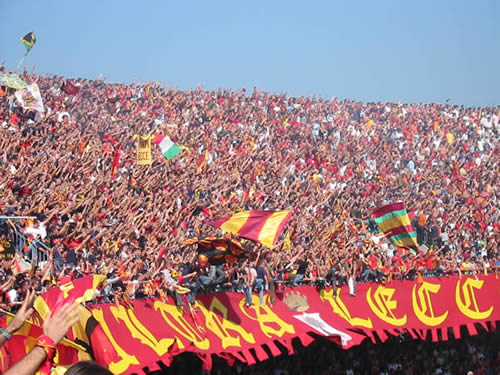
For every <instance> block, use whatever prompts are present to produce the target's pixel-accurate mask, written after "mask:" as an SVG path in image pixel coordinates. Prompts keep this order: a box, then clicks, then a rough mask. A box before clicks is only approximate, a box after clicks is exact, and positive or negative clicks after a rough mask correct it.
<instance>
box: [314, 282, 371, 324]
mask: <svg viewBox="0 0 500 375" xmlns="http://www.w3.org/2000/svg"><path fill="white" fill-rule="evenodd" d="M337 291H338V293H337V297H336V298H333V290H329V291H326V290H324V289H323V290H321V293H320V297H321V300H322V301H325V300H327V301H328V302H329V303H330V306H332V309H333V312H334V313H335V314H338V315H340V317H342V318H344V319H345V320H347V321H348V322H349V324H350V325H352V326H360V327H366V328H373V323H372V320H371V319H370V318H368V319H363V318H353V317H352V316H351V313H350V312H349V309H348V308H347V307H346V305H345V304H344V301H342V299H341V298H340V292H341V290H340V289H338V290H337Z"/></svg>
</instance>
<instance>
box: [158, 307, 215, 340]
mask: <svg viewBox="0 0 500 375" xmlns="http://www.w3.org/2000/svg"><path fill="white" fill-rule="evenodd" d="M154 309H155V310H160V313H161V316H162V317H163V319H164V320H165V322H167V324H168V325H169V326H170V327H172V328H173V329H175V330H176V331H177V332H178V333H179V334H180V335H182V336H183V337H184V338H185V339H187V340H189V342H192V343H193V344H194V345H195V346H196V347H197V348H198V349H202V350H208V349H209V348H210V341H209V340H208V339H207V338H206V337H202V336H201V335H200V333H199V331H198V330H197V329H195V328H193V327H192V326H191V325H190V324H189V323H188V321H187V320H186V319H185V318H184V314H183V311H179V309H178V308H177V306H174V305H169V304H166V303H163V302H161V301H155V304H154ZM169 315H170V316H171V317H172V318H173V320H175V321H176V322H177V324H175V323H174V322H173V321H172V320H170V319H169V317H168V316H169ZM177 342H178V344H179V345H181V340H177ZM180 349H182V348H180Z"/></svg>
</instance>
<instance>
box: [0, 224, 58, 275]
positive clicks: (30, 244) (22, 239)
mask: <svg viewBox="0 0 500 375" xmlns="http://www.w3.org/2000/svg"><path fill="white" fill-rule="evenodd" d="M0 225H1V226H5V227H6V228H7V231H8V233H9V235H10V236H11V239H12V241H13V243H14V249H15V252H16V253H17V254H19V255H20V256H21V257H24V258H25V259H26V260H28V261H29V262H30V263H31V264H33V262H34V261H35V258H36V264H37V265H38V264H40V263H42V262H46V261H47V260H48V259H49V255H50V248H49V247H48V246H47V245H46V244H45V243H44V242H43V241H42V240H39V239H37V238H29V236H27V235H25V234H24V233H23V228H22V227H21V226H20V225H19V224H18V223H15V224H14V228H15V230H13V229H12V227H11V226H9V225H7V223H5V221H4V219H3V220H0Z"/></svg>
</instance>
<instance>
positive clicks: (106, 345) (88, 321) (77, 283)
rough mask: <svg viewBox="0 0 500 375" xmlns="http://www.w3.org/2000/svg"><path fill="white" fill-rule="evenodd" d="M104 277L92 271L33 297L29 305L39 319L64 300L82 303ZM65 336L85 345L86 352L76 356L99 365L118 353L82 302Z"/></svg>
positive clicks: (88, 299)
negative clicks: (89, 274) (90, 273)
mask: <svg viewBox="0 0 500 375" xmlns="http://www.w3.org/2000/svg"><path fill="white" fill-rule="evenodd" d="M105 280H106V276H104V275H92V276H86V277H82V278H80V279H77V280H74V281H70V282H68V283H65V284H63V285H61V286H60V287H59V288H52V289H50V290H49V291H48V292H46V293H44V294H42V295H41V296H39V297H37V298H36V299H35V302H34V304H33V307H34V308H35V310H36V311H37V313H38V314H39V315H40V317H41V319H45V318H46V317H47V316H48V315H49V314H52V313H53V312H54V311H57V310H59V309H60V308H61V307H62V306H63V305H64V304H66V303H82V302H87V301H90V300H92V299H93V298H94V295H95V291H96V289H97V288H98V287H99V285H100V284H102V283H103V282H104V281H105ZM67 336H68V338H69V339H70V340H72V341H74V342H75V343H77V344H79V345H81V346H83V347H84V348H85V350H86V353H82V352H80V353H79V359H80V360H87V359H91V358H94V359H95V360H96V362H97V363H99V364H100V365H103V366H108V365H109V364H110V363H111V362H114V361H116V358H117V357H118V354H117V353H116V351H115V349H114V348H113V346H112V344H111V342H110V341H109V339H108V338H107V336H106V334H105V333H104V331H103V329H102V327H101V326H100V325H99V323H98V322H97V320H96V319H95V318H94V317H93V316H92V314H91V313H90V312H89V311H88V310H87V309H86V308H85V307H83V306H80V317H79V321H78V323H76V324H75V325H74V326H73V327H72V329H71V331H70V332H68V335H67Z"/></svg>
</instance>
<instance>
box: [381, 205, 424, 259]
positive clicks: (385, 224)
mask: <svg viewBox="0 0 500 375" xmlns="http://www.w3.org/2000/svg"><path fill="white" fill-rule="evenodd" d="M372 215H373V218H374V219H375V222H376V223H377V225H378V227H379V228H380V230H381V231H382V232H384V234H385V236H386V237H387V238H388V239H389V240H390V241H391V242H392V243H393V244H394V246H397V247H410V248H413V249H415V250H417V249H418V243H417V233H416V232H415V230H414V229H413V226H412V225H411V222H410V218H409V217H408V212H407V211H406V207H405V205H404V203H403V202H397V203H391V204H386V205H385V206H382V207H379V208H377V209H376V210H374V211H373V212H372Z"/></svg>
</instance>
